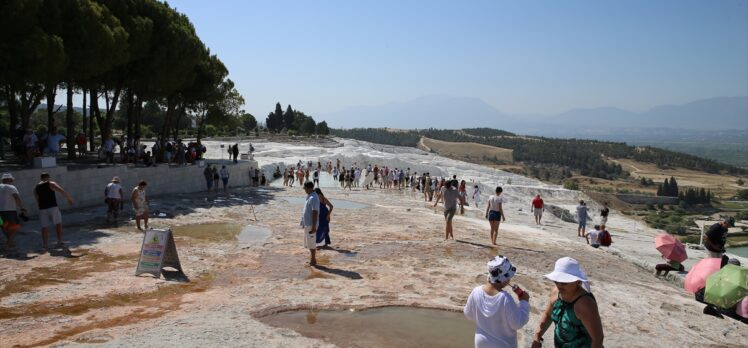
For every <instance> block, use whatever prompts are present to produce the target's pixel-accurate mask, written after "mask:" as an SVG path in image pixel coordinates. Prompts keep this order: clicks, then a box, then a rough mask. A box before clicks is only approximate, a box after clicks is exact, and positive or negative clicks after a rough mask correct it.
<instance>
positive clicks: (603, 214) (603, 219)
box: [600, 202, 610, 225]
mask: <svg viewBox="0 0 748 348" xmlns="http://www.w3.org/2000/svg"><path fill="white" fill-rule="evenodd" d="M608 213H610V209H608V202H605V203H603V208H602V209H600V224H601V225H606V224H607V223H608Z"/></svg>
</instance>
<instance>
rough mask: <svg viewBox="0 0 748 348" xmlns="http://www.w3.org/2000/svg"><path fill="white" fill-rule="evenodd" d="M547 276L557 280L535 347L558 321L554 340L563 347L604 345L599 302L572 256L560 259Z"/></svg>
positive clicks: (539, 328)
mask: <svg viewBox="0 0 748 348" xmlns="http://www.w3.org/2000/svg"><path fill="white" fill-rule="evenodd" d="M545 277H546V278H548V279H550V280H552V281H553V282H554V283H555V284H556V288H555V289H554V290H553V291H552V293H551V296H550V298H549V299H548V305H547V306H546V308H545V311H544V312H543V316H542V317H541V319H540V324H539V325H538V329H537V331H536V332H535V338H534V340H533V342H532V347H533V348H537V347H541V346H542V342H543V334H544V333H545V332H546V330H548V328H549V327H550V325H551V322H552V323H554V324H555V329H554V332H553V344H554V346H555V347H559V348H577V347H592V348H600V347H602V346H603V338H604V335H603V326H602V322H601V320H600V313H599V312H598V309H597V302H596V301H595V297H594V296H593V295H592V293H590V292H589V285H588V281H587V276H586V275H585V274H584V272H582V270H581V268H580V267H579V262H577V260H574V259H572V258H570V257H564V258H561V259H559V260H558V261H556V267H555V268H554V270H553V272H551V273H549V274H546V275H545Z"/></svg>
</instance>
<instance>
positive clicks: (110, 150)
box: [102, 136, 114, 164]
mask: <svg viewBox="0 0 748 348" xmlns="http://www.w3.org/2000/svg"><path fill="white" fill-rule="evenodd" d="M102 147H103V148H104V155H105V156H106V163H110V162H111V163H112V164H114V140H112V137H111V136H107V137H106V140H104V144H102Z"/></svg>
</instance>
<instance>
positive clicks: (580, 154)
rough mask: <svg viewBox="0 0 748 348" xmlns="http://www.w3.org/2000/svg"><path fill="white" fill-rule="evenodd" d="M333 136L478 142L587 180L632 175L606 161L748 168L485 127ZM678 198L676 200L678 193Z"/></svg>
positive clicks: (358, 131)
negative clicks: (588, 177)
mask: <svg viewBox="0 0 748 348" xmlns="http://www.w3.org/2000/svg"><path fill="white" fill-rule="evenodd" d="M332 134H333V135H335V136H339V137H343V138H353V139H359V140H364V141H370V142H374V143H380V144H389V145H398V146H413V147H414V146H416V145H417V144H418V142H419V140H420V138H421V137H422V136H425V137H428V138H432V139H437V140H442V141H449V142H475V143H479V144H484V145H490V146H496V147H502V148H507V149H512V150H513V151H512V157H513V160H514V161H517V162H525V163H529V164H533V163H538V164H547V165H558V166H564V167H568V168H571V169H574V170H577V171H579V172H580V174H582V175H585V176H591V177H598V178H605V179H612V178H616V177H619V176H626V175H627V174H628V173H626V172H625V171H623V169H622V168H621V166H620V165H618V164H615V163H611V162H609V161H607V160H606V158H619V159H620V158H628V159H633V160H637V161H641V162H647V163H654V164H657V165H658V166H661V167H666V166H672V167H683V168H687V169H694V170H701V171H706V172H711V173H716V172H720V171H724V172H727V173H730V174H746V172H747V170H746V169H742V168H737V167H734V166H729V165H725V164H721V163H717V162H715V161H712V160H708V159H703V158H699V157H696V156H692V155H687V154H682V153H678V152H674V151H668V150H662V149H658V148H654V147H635V146H629V145H627V144H626V143H617V142H606V141H597V140H585V139H556V138H545V137H531V136H515V135H512V134H511V133H508V132H504V131H500V130H497V131H489V130H487V129H484V128H474V129H469V130H457V131H456V130H443V129H424V130H411V131H388V130H386V129H375V128H354V129H333V130H332ZM479 134H487V135H485V136H481V135H479ZM675 196H676V197H677V193H676V194H675Z"/></svg>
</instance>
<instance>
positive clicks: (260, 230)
mask: <svg viewBox="0 0 748 348" xmlns="http://www.w3.org/2000/svg"><path fill="white" fill-rule="evenodd" d="M268 237H270V230H269V229H267V228H264V227H258V226H252V225H247V226H245V227H244V228H243V229H242V231H241V233H239V237H237V239H238V240H239V245H240V246H250V245H254V244H257V243H260V242H262V241H264V240H266V239H268Z"/></svg>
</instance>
